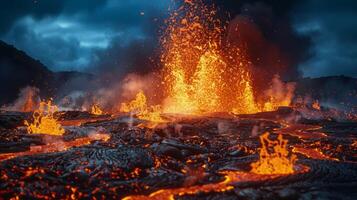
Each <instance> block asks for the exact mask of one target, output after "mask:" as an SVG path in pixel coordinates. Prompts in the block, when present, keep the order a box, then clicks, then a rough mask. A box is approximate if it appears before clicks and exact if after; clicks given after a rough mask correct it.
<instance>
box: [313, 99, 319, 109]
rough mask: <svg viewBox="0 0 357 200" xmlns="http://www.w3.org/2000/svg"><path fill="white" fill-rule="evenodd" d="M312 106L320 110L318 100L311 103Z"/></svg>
mask: <svg viewBox="0 0 357 200" xmlns="http://www.w3.org/2000/svg"><path fill="white" fill-rule="evenodd" d="M312 107H313V108H314V109H316V110H321V106H320V103H319V101H318V100H316V101H314V102H313V103H312Z"/></svg>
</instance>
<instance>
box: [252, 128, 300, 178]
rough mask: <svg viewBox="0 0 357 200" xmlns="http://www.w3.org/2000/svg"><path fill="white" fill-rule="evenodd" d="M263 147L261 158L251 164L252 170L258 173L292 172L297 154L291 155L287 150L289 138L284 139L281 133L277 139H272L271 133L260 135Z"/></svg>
mask: <svg viewBox="0 0 357 200" xmlns="http://www.w3.org/2000/svg"><path fill="white" fill-rule="evenodd" d="M260 142H261V144H262V147H261V149H260V153H259V160H258V161H257V162H255V163H252V164H251V167H252V170H251V172H253V173H256V174H292V173H294V164H295V162H296V156H295V155H291V156H290V157H289V152H288V150H287V143H288V140H284V139H283V136H282V135H279V136H278V138H277V140H275V141H274V140H270V139H269V133H264V134H263V135H261V136H260Z"/></svg>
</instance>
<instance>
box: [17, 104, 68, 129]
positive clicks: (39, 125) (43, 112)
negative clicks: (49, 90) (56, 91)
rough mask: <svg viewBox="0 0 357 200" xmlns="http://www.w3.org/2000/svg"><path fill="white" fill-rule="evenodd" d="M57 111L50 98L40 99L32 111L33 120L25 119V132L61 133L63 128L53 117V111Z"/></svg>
mask: <svg viewBox="0 0 357 200" xmlns="http://www.w3.org/2000/svg"><path fill="white" fill-rule="evenodd" d="M57 111H58V107H57V106H56V105H53V104H52V100H49V101H47V102H45V101H42V102H41V103H40V107H39V109H38V110H36V111H35V112H34V113H33V116H32V117H33V122H32V123H30V122H28V121H27V120H25V122H24V123H25V125H26V126H27V132H28V133H30V134H32V133H38V134H49V135H63V134H64V133H65V130H64V128H62V126H61V124H60V123H58V121H57V119H55V117H54V113H55V112H57Z"/></svg>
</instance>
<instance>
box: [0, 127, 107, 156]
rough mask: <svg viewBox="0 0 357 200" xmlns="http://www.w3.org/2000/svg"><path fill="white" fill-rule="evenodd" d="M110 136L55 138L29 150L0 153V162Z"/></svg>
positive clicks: (67, 147) (91, 135) (96, 134)
mask: <svg viewBox="0 0 357 200" xmlns="http://www.w3.org/2000/svg"><path fill="white" fill-rule="evenodd" d="M109 138H110V136H109V135H107V134H99V133H95V134H90V135H89V136H88V137H83V138H77V139H75V140H73V141H62V139H58V138H57V139H56V141H55V142H51V143H48V144H45V145H37V146H30V150H29V151H23V152H18V153H5V154H0V162H1V161H4V160H8V159H12V158H16V157H20V156H29V155H35V154H40V153H53V152H60V151H66V150H68V149H70V148H72V147H79V146H83V145H87V144H90V143H91V142H92V141H94V140H103V141H107V140H109Z"/></svg>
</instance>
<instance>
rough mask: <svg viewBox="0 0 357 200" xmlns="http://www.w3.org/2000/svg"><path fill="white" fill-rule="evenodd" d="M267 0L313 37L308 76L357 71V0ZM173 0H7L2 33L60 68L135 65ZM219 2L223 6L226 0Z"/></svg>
mask: <svg viewBox="0 0 357 200" xmlns="http://www.w3.org/2000/svg"><path fill="white" fill-rule="evenodd" d="M262 1H263V4H264V5H265V7H268V8H269V7H272V8H274V9H273V12H276V13H277V14H276V16H278V17H279V16H280V17H284V18H287V19H286V20H287V21H289V23H291V27H293V31H294V32H296V33H297V34H298V35H301V37H305V38H307V39H308V40H309V46H308V47H307V48H305V47H304V49H303V50H304V51H305V52H306V54H307V55H308V56H307V57H306V58H304V59H301V60H299V62H298V67H299V69H300V70H301V71H302V74H303V76H311V77H319V76H328V75H341V74H343V75H348V76H354V77H357V70H356V67H357V58H356V55H357V37H356V36H357V12H356V11H357V1H354V0H331V1H326V0H301V1H294V3H291V4H289V6H288V7H284V8H281V9H285V11H284V12H286V13H285V14H284V15H280V13H279V12H280V10H279V9H280V7H279V6H280V5H279V1H274V0H270V1H264V0H262ZM170 2H171V1H170V0H150V1H148V0H75V1H73V0H53V1H48V0H47V1H46V0H37V1H34V0H11V1H3V2H2V3H1V7H0V39H1V40H4V41H5V42H7V43H10V44H12V45H14V46H15V47H16V48H18V49H21V50H23V51H25V52H26V53H27V54H29V55H30V56H32V57H34V58H36V59H39V60H40V61H41V62H43V63H44V64H45V65H46V66H48V67H49V68H50V69H51V70H53V71H61V70H78V71H84V72H94V73H95V72H96V71H98V70H101V69H105V68H106V67H108V66H115V67H116V68H118V69H125V70H124V71H130V68H131V67H135V64H133V63H135V62H136V61H135V56H134V58H129V57H132V56H133V54H134V55H135V52H136V51H137V54H139V55H140V56H141V57H143V56H144V57H145V56H148V57H149V56H150V55H151V53H152V52H153V51H155V49H157V47H158V45H159V44H158V33H159V30H160V27H161V26H162V22H163V19H164V18H165V17H166V16H167V15H168V11H167V10H168V8H169V6H170V5H172V3H170ZM227 2H229V1H227ZM246 2H247V4H256V3H259V2H260V1H253V0H252V1H246ZM219 4H221V5H222V9H224V4H225V2H224V1H223V3H222V2H221V3H219ZM229 6H231V5H227V6H226V7H227V8H229ZM240 6H242V5H240ZM242 8H246V6H244V5H243V6H242V7H239V8H237V10H240V11H238V12H235V13H232V15H238V14H240V12H243V9H242ZM227 11H229V9H227ZM231 17H232V18H233V17H234V16H231ZM133 49H135V50H136V51H134V53H133ZM285 51H289V49H285ZM129 54H130V55H129ZM140 56H138V57H140Z"/></svg>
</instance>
